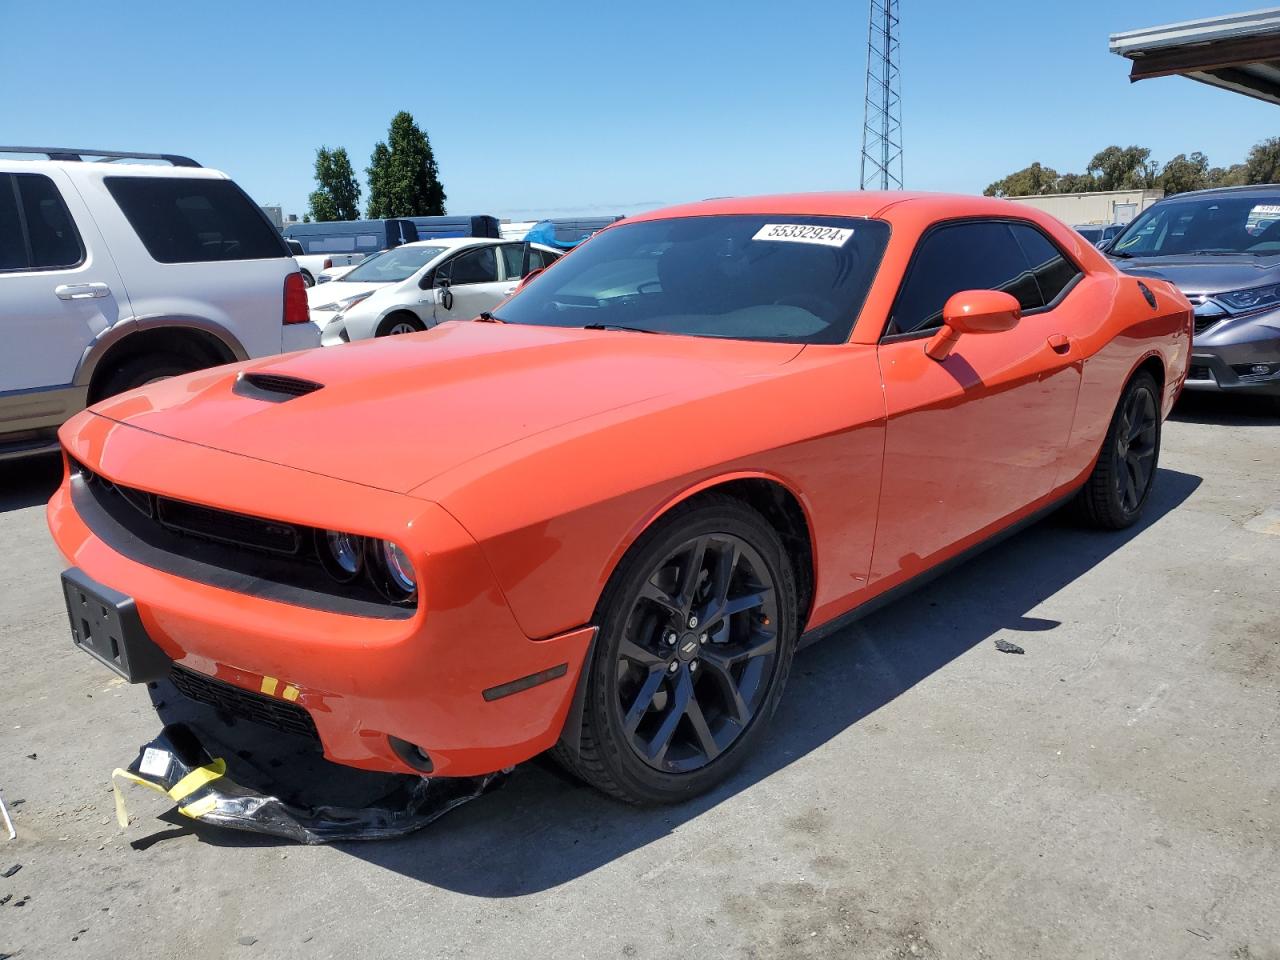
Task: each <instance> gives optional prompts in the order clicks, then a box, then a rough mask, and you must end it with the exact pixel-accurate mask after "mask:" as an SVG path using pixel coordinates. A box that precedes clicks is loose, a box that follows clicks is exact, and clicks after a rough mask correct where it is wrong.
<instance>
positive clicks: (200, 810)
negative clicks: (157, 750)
mask: <svg viewBox="0 0 1280 960" xmlns="http://www.w3.org/2000/svg"><path fill="white" fill-rule="evenodd" d="M226 772H227V761H226V760H224V759H223V758H222V757H218V758H217V759H216V760H214V761H213V762H212V763H207V764H205V765H204V766H203V767H196V768H195V769H194V770H192V771H191V772H190V773H188V774H187V775H186V776H185V777H183V778H182V779H181V780H179V781H178V782H177V783H175V784H174V785H173V786H172V787H171V788H170V789H168V790H166V789H165V788H164V787H163V786H161V785H160V784H158V783H153V782H152V781H150V780H148V779H146V778H145V777H140V776H138V774H136V773H133V772H132V771H129V770H121V769H119V768H116V769H115V770H113V771H111V789H112V791H113V792H114V793H115V797H116V822H117V823H118V824H120V827H121V828H122V829H123V828H124V827H127V826H129V813H128V811H127V810H125V806H124V794H123V793H122V792H121V790H120V784H121V782H124V783H136V784H138V785H139V786H143V787H146V788H147V789H148V790H154V791H155V792H156V793H163V794H164V795H165V796H167V797H168V798H169V799H170V800H172V801H173V802H174V803H176V804H178V805H179V806H178V812H179V813H181V814H183V815H184V816H188V817H191V818H192V819H193V820H196V819H199V818H200V817H202V816H204V815H205V814H206V813H208V812H209V811H210V810H212V809H213V808H214V806H216V805H217V802H218V801H217V798H216V797H214V796H213V795H212V794H211V795H209V796H207V797H204V798H202V799H200V800H196V801H194V802H193V803H189V804H187V805H186V806H182V801H183V800H185V799H186V798H187V797H189V796H191V794H193V793H195V792H196V791H197V790H199V789H200V788H201V787H203V786H206V785H207V784H210V783H212V782H213V781H214V780H217V779H218V778H219V777H221V776H223V775H225V774H226Z"/></svg>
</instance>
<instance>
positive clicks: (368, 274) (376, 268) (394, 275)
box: [342, 247, 449, 283]
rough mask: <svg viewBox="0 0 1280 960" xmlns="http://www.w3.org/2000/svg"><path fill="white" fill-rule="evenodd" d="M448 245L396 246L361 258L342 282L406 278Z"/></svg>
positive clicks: (373, 281)
mask: <svg viewBox="0 0 1280 960" xmlns="http://www.w3.org/2000/svg"><path fill="white" fill-rule="evenodd" d="M448 249H449V248H448V247H396V248H395V249H394V250H387V251H386V252H384V253H379V254H375V255H374V256H372V257H369V258H368V259H367V260H362V261H361V262H360V264H359V266H357V267H356V268H355V269H354V270H352V271H350V272H348V273H345V274H343V276H342V282H343V283H396V282H397V281H399V280H407V279H409V277H411V276H413V275H414V274H415V273H417V272H418V271H419V270H421V269H422V268H423V267H425V266H426V265H427V264H428V263H430V262H431V261H432V260H434V259H435V258H436V257H438V256H440V254H442V253H444V252H445V251H446V250H448Z"/></svg>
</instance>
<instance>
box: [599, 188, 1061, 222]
mask: <svg viewBox="0 0 1280 960" xmlns="http://www.w3.org/2000/svg"><path fill="white" fill-rule="evenodd" d="M907 204H910V206H911V208H912V212H913V213H919V214H925V215H926V216H930V217H934V218H937V219H946V218H950V217H966V216H975V217H981V216H988V217H1017V218H1019V219H1025V220H1033V221H1038V220H1040V219H1041V216H1040V213H1039V211H1037V210H1036V209H1035V208H1033V207H1029V206H1026V205H1024V204H1017V203H1013V202H1012V201H1009V200H1000V199H997V198H995V197H977V196H966V195H961V194H949V193H922V192H908V191H896V190H887V191H881V190H858V191H847V192H843V193H783V194H773V195H769V196H761V197H717V198H715V199H713V200H702V201H699V202H697V203H685V204H681V205H679V206H674V207H664V208H662V209H659V210H649V211H647V212H645V213H639V214H636V215H634V216H631V217H627V218H626V219H625V220H622V221H619V225H621V224H625V223H630V222H633V221H637V220H665V219H669V218H672V217H708V216H719V215H725V214H756V215H761V214H764V215H773V214H777V215H786V214H792V215H796V216H815V217H869V218H870V217H874V218H883V219H887V220H892V219H893V211H894V209H895V208H899V207H902V206H904V205H907ZM605 229H606V230H611V229H614V228H613V227H606V228H605Z"/></svg>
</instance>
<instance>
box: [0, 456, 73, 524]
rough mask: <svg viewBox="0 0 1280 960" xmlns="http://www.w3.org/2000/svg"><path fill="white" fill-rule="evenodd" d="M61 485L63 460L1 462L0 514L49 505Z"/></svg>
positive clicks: (55, 457) (54, 457)
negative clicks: (47, 503) (50, 499)
mask: <svg viewBox="0 0 1280 960" xmlns="http://www.w3.org/2000/svg"><path fill="white" fill-rule="evenodd" d="M61 482H62V458H61V457H59V456H56V455H53V454H41V455H40V456H38V457H28V458H25V459H22V460H5V461H0V513H6V512H8V511H10V510H21V509H22V508H23V507H34V506H35V505H36V504H39V503H46V502H48V500H49V498H50V497H52V496H53V492H54V491H55V490H57V489H58V484H59V483H61Z"/></svg>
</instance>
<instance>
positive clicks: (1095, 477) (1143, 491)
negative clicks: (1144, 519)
mask: <svg viewBox="0 0 1280 960" xmlns="http://www.w3.org/2000/svg"><path fill="white" fill-rule="evenodd" d="M1160 428H1161V422H1160V388H1159V386H1158V385H1157V384H1156V381H1155V378H1154V377H1152V376H1151V374H1149V373H1146V372H1145V371H1144V372H1142V373H1139V374H1138V375H1137V376H1135V377H1134V378H1133V379H1132V380H1130V381H1129V384H1128V386H1126V387H1125V391H1124V393H1123V394H1122V395H1121V397H1120V402H1119V403H1118V404H1116V410H1115V413H1114V414H1113V415H1112V417H1111V425H1110V426H1109V427H1108V428H1107V435H1106V438H1105V439H1104V440H1103V441H1102V450H1101V451H1100V452H1099V454H1098V462H1097V463H1096V464H1095V465H1094V467H1093V472H1092V473H1091V474H1089V479H1088V480H1086V481H1085V484H1084V486H1083V487H1082V488H1081V489H1080V492H1079V493H1078V494H1077V495H1076V512H1077V514H1078V515H1079V516H1080V517H1081V518H1082V519H1083V520H1084V521H1085V522H1086V523H1088V524H1089V525H1090V526H1094V527H1100V528H1102V529H1104V530H1123V529H1124V528H1125V527H1129V526H1132V525H1133V524H1134V523H1136V522H1137V520H1138V517H1140V516H1141V515H1142V508H1143V507H1144V506H1146V503H1147V498H1148V497H1149V496H1150V495H1151V487H1152V485H1153V484H1154V482H1155V476H1156V466H1157V464H1158V463H1159V460H1160Z"/></svg>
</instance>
